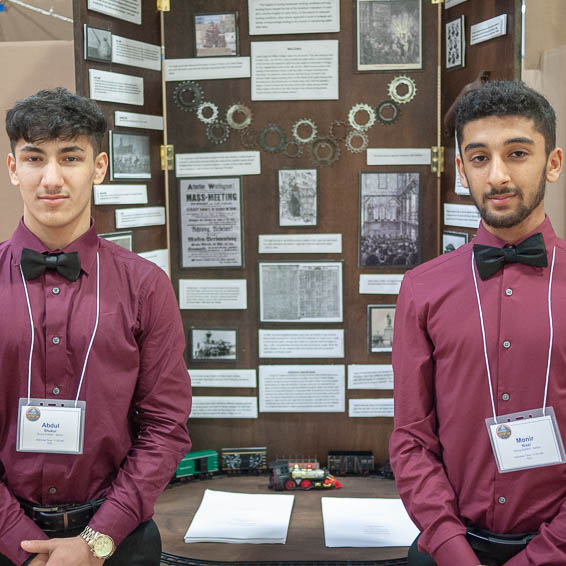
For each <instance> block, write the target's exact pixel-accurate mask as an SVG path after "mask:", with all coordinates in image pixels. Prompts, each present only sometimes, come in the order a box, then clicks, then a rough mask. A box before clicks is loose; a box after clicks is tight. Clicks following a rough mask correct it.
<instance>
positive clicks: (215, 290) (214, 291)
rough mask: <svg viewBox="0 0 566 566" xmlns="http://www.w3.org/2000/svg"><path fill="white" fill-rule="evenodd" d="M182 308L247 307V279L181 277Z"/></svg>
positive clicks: (180, 305) (180, 304)
mask: <svg viewBox="0 0 566 566" xmlns="http://www.w3.org/2000/svg"><path fill="white" fill-rule="evenodd" d="M179 307H180V308H182V309H193V310H200V309H204V310H208V309H247V308H248V301H247V280H246V279H179Z"/></svg>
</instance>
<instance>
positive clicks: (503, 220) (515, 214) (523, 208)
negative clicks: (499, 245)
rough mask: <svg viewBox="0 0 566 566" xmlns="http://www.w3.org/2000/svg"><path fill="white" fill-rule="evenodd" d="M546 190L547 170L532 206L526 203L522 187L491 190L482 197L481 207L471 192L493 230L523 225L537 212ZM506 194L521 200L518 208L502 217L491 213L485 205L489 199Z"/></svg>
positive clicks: (544, 172) (484, 219)
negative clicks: (511, 194) (522, 223)
mask: <svg viewBox="0 0 566 566" xmlns="http://www.w3.org/2000/svg"><path fill="white" fill-rule="evenodd" d="M545 190H546V168H545V169H544V170H543V172H542V175H541V178H540V181H539V185H538V190H537V192H536V193H535V195H534V198H533V201H532V202H531V203H530V204H529V203H525V201H524V193H523V190H522V189H521V188H520V187H516V188H514V189H491V191H489V193H487V194H484V195H482V204H481V206H480V205H479V204H478V202H477V201H476V199H475V198H474V197H473V196H472V191H470V196H471V197H472V200H473V201H474V204H475V205H476V208H477V209H478V211H479V213H480V216H481V218H482V220H483V221H484V222H485V223H486V224H487V225H488V226H491V227H492V228H512V227H513V226H517V225H518V224H521V222H523V220H525V219H526V218H527V217H528V216H529V215H530V214H531V212H533V210H535V208H536V207H537V206H538V205H539V204H540V203H541V202H542V199H543V198H544V193H545ZM506 193H513V194H515V195H518V196H519V197H520V199H521V200H520V202H519V205H518V206H517V208H516V209H515V210H513V211H512V212H509V213H508V214H505V215H502V216H500V215H498V214H494V213H493V212H490V211H489V210H488V209H487V207H486V205H485V203H486V201H487V199H488V197H492V196H495V195H502V194H506Z"/></svg>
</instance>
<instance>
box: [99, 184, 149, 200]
mask: <svg viewBox="0 0 566 566" xmlns="http://www.w3.org/2000/svg"><path fill="white" fill-rule="evenodd" d="M93 193H94V204H98V205H102V204H147V185H94V186H93Z"/></svg>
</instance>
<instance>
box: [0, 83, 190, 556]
mask: <svg viewBox="0 0 566 566" xmlns="http://www.w3.org/2000/svg"><path fill="white" fill-rule="evenodd" d="M6 130H7V132H8V136H9V138H10V142H11V148H12V152H11V153H10V155H9V156H8V172H9V175H10V180H11V182H12V184H13V185H15V186H18V187H19V190H20V194H21V196H22V200H23V212H24V213H23V218H22V220H21V222H20V224H19V226H18V228H17V229H16V231H15V232H14V234H13V236H12V238H11V239H10V240H8V241H7V242H3V243H2V244H0V313H1V314H2V318H1V320H0V360H2V365H1V366H0V388H1V391H2V394H1V395H0V566H10V565H13V564H18V565H19V564H30V565H33V566H69V565H72V566H100V565H101V564H102V563H105V564H107V566H111V565H115V566H127V565H132V566H133V565H135V566H157V565H158V564H159V562H160V556H161V539H160V536H159V531H158V529H157V526H156V524H155V522H154V521H153V520H152V518H151V517H152V515H153V507H154V503H155V500H156V499H157V496H158V495H159V494H160V493H161V491H162V490H163V489H164V487H165V486H166V485H167V483H168V481H169V480H170V478H171V477H172V475H173V474H174V472H175V468H176V466H177V464H178V462H179V460H180V459H181V458H182V457H183V456H184V455H185V454H186V453H187V451H188V450H189V449H190V441H189V437H188V433H187V426H186V423H187V418H188V413H189V411H190V404H191V397H190V382H189V376H188V373H187V368H186V366H185V363H184V359H183V350H184V345H185V339H184V333H183V326H182V323H181V316H180V313H179V309H178V306H177V301H176V299H175V294H174V292H173V289H172V286H171V282H170V281H169V279H168V278H167V275H166V274H165V273H164V272H163V271H162V270H161V269H160V268H159V267H157V266H156V265H155V264H153V263H151V262H148V261H146V260H144V259H142V258H140V257H139V256H138V255H137V254H133V253H131V252H129V251H127V250H125V249H123V248H121V247H119V246H116V245H114V244H112V243H110V242H108V241H106V240H104V239H102V238H99V237H98V236H97V234H96V230H95V226H94V222H93V221H92V219H91V195H92V187H93V184H98V183H101V182H102V181H103V180H104V177H105V174H106V169H107V166H108V156H107V155H106V153H105V152H103V151H102V150H101V145H102V141H103V139H104V136H105V133H106V120H105V118H104V115H103V114H102V112H101V111H100V109H99V108H98V107H97V106H96V104H95V103H94V102H92V101H90V100H88V99H86V98H83V97H80V96H76V95H74V94H71V93H70V92H69V91H67V90H65V89H62V88H57V89H53V90H46V91H41V92H38V93H37V94H35V95H33V96H30V97H29V98H26V99H24V100H21V101H19V102H18V103H17V104H16V105H15V106H14V107H13V108H12V109H10V110H9V111H8V113H7V116H6Z"/></svg>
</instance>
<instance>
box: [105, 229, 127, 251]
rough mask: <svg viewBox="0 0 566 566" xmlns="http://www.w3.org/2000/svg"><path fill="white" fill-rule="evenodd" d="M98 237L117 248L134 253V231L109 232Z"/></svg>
mask: <svg viewBox="0 0 566 566" xmlns="http://www.w3.org/2000/svg"><path fill="white" fill-rule="evenodd" d="M98 235H99V237H101V238H104V239H105V240H108V241H109V242H113V243H114V244H116V245H117V246H122V247H123V248H125V249H127V250H129V251H131V252H132V251H134V233H133V232H132V231H127V232H125V231H124V232H108V233H106V234H98Z"/></svg>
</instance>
